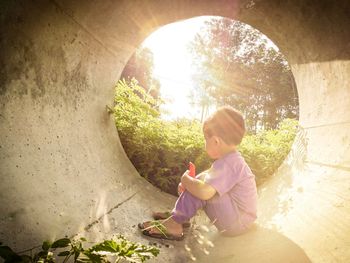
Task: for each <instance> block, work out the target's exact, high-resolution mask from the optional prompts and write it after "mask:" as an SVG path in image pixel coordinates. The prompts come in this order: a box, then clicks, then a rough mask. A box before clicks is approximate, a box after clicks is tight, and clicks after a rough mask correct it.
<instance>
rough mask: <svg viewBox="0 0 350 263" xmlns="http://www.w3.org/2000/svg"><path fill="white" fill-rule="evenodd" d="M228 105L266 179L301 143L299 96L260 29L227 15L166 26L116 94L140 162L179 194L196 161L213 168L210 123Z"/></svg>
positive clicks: (139, 54)
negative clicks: (205, 130) (205, 129)
mask: <svg viewBox="0 0 350 263" xmlns="http://www.w3.org/2000/svg"><path fill="white" fill-rule="evenodd" d="M223 105H230V106H233V107H234V108H236V109H237V110H239V111H240V112H241V113H242V114H243V116H244V118H245V121H246V127H247V133H246V136H245V137H244V139H243V141H242V143H241V144H240V146H239V150H240V152H241V153H242V155H243V156H244V158H245V159H246V161H247V163H248V165H249V166H250V167H251V169H252V170H253V172H254V173H255V175H256V181H257V184H258V185H260V184H262V183H263V182H264V181H265V180H266V179H267V178H268V177H269V176H271V175H272V174H273V173H274V171H275V170H276V169H277V168H278V167H279V166H280V164H281V163H282V162H283V160H284V159H285V157H286V156H287V154H288V153H289V151H290V147H291V145H292V143H293V140H294V137H295V134H296V127H297V119H298V115H299V103H298V95H297V89H296V85H295V81H294V77H293V74H292V72H291V69H290V67H289V65H288V62H287V61H286V59H285V57H284V56H283V54H282V53H281V52H279V49H278V47H276V45H274V43H273V42H272V41H271V40H269V39H268V38H267V37H266V36H265V35H263V34H262V33H261V32H259V31H258V30H256V29H254V28H252V27H251V26H249V25H247V24H244V23H241V22H239V21H235V20H231V19H227V18H223V17H197V18H193V19H188V20H184V21H180V22H176V23H173V24H169V25H166V26H164V27H162V28H160V29H159V30H157V31H155V32H154V33H152V34H151V35H150V36H149V37H148V38H147V39H146V40H145V41H144V42H143V43H142V44H141V45H140V47H138V49H137V50H136V51H135V53H134V54H133V55H132V56H131V58H130V60H129V61H128V63H127V64H126V66H125V68H124V71H123V72H122V75H121V78H120V81H119V82H118V84H117V86H116V93H115V108H114V112H115V116H116V125H117V129H118V132H119V137H120V139H121V142H122V144H123V147H124V149H125V151H126V153H127V155H128V157H129V158H130V160H131V162H132V163H133V164H134V166H135V168H136V169H137V170H138V172H139V173H140V174H141V176H143V177H145V178H146V179H147V180H148V181H150V182H151V183H153V184H154V185H156V186H158V187H159V188H161V189H162V190H164V191H166V192H168V193H171V194H174V195H175V194H176V193H177V185H178V182H179V180H180V177H181V175H182V174H183V172H184V171H186V169H187V168H188V163H189V162H193V163H195V164H196V166H197V172H201V171H203V170H205V169H207V168H209V167H210V165H211V162H212V160H210V158H209V157H208V156H207V154H206V152H205V149H204V148H205V147H204V138H203V134H202V122H203V121H204V120H205V119H206V118H207V117H208V116H209V115H210V114H211V113H213V112H215V110H216V109H217V108H219V107H221V106H223Z"/></svg>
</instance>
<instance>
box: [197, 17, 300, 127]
mask: <svg viewBox="0 0 350 263" xmlns="http://www.w3.org/2000/svg"><path fill="white" fill-rule="evenodd" d="M190 48H191V50H192V54H193V56H194V58H195V59H194V60H195V61H196V67H197V69H198V75H200V77H199V76H198V75H197V76H194V81H195V82H196V83H197V85H198V86H199V87H200V88H201V89H203V90H204V91H205V92H206V93H208V94H209V95H210V96H212V97H213V98H214V99H215V101H216V103H217V104H218V105H223V104H226V105H227V104H228V105H232V106H234V107H235V108H237V109H239V110H240V111H241V112H242V113H243V114H244V115H245V117H246V119H247V126H248V128H249V130H250V131H252V132H256V130H257V129H258V128H260V129H271V128H276V127H277V124H278V123H279V122H280V121H281V120H282V119H284V118H287V117H289V118H295V117H296V116H297V115H298V101H297V95H296V89H295V83H294V78H293V75H292V73H291V70H290V68H289V66H288V63H287V61H286V60H285V58H284V57H283V55H282V53H280V52H278V51H277V50H275V49H274V48H273V47H272V46H269V44H268V41H267V40H266V37H265V36H264V35H262V34H261V33H260V32H259V31H257V30H255V29H253V28H252V27H250V26H248V25H246V24H243V23H240V22H238V21H234V20H230V19H226V18H214V19H212V20H209V21H207V22H206V27H205V29H204V30H203V31H201V32H200V33H198V34H197V35H196V36H195V38H194V41H193V42H192V43H191V46H190Z"/></svg>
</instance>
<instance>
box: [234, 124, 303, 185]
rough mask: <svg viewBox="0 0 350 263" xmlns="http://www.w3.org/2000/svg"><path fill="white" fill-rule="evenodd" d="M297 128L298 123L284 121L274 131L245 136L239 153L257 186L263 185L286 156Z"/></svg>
mask: <svg viewBox="0 0 350 263" xmlns="http://www.w3.org/2000/svg"><path fill="white" fill-rule="evenodd" d="M297 127H298V121H296V120H294V119H285V120H283V121H282V122H280V124H279V125H278V128H277V129H275V130H268V131H261V132H259V133H257V134H256V135H246V136H245V137H244V138H243V141H242V143H241V144H240V146H239V151H240V152H241V153H242V155H243V156H244V159H245V160H246V162H247V163H248V165H249V166H250V168H251V169H252V171H253V173H254V174H255V176H256V181H257V184H258V185H259V184H261V183H263V182H264V181H265V180H266V179H267V178H268V177H270V176H271V175H272V174H273V173H274V172H275V171H276V170H277V168H278V167H279V166H280V165H281V164H282V162H283V160H284V159H285V158H286V156H287V155H288V153H289V151H290V149H291V147H292V144H293V141H294V138H295V135H296V132H297Z"/></svg>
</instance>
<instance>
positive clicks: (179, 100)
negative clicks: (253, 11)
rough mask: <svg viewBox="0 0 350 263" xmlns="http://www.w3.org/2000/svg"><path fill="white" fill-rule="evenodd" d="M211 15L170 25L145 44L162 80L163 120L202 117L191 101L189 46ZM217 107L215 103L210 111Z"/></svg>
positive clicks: (155, 33) (155, 75)
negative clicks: (150, 52) (151, 54)
mask: <svg viewBox="0 0 350 263" xmlns="http://www.w3.org/2000/svg"><path fill="white" fill-rule="evenodd" d="M211 18H212V17H210V16H201V17H196V18H192V19H187V20H183V21H180V22H176V23H172V24H168V25H166V26H163V27H161V28H160V29H158V30H156V31H155V32H153V33H152V34H151V35H149V36H148V37H147V38H146V39H145V41H144V42H143V43H142V46H143V47H147V48H149V49H150V50H151V51H152V53H153V59H154V61H153V62H154V69H153V74H154V77H155V78H156V79H158V80H159V81H160V85H161V87H160V94H161V97H162V98H163V99H164V100H165V104H164V105H163V106H162V107H161V113H162V115H161V117H162V118H163V119H169V120H170V119H176V118H181V117H186V118H197V119H200V117H201V116H200V114H201V110H200V109H199V108H194V107H193V106H192V105H191V103H190V91H191V89H192V88H193V85H194V82H193V81H192V74H194V73H195V69H194V66H193V64H192V55H191V53H190V51H189V48H188V45H189V43H190V42H191V41H192V40H193V38H194V37H195V35H196V33H197V32H199V31H200V30H201V28H204V26H205V24H204V23H205V21H207V20H209V19H211ZM262 38H264V39H266V40H267V46H270V47H273V48H275V49H276V50H278V48H277V46H275V45H274V44H273V42H272V41H271V40H270V39H268V38H267V37H266V36H264V35H262ZM213 110H215V105H213V106H212V107H211V108H210V109H209V112H208V113H210V112H212V111H213Z"/></svg>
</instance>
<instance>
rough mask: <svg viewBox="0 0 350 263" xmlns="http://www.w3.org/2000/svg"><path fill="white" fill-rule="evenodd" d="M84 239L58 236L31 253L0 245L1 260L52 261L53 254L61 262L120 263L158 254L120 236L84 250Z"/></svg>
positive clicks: (11, 261)
mask: <svg viewBox="0 0 350 263" xmlns="http://www.w3.org/2000/svg"><path fill="white" fill-rule="evenodd" d="M86 241H87V240H86V239H85V238H80V239H78V240H74V239H69V238H61V239H58V240H56V241H54V242H53V243H51V242H49V241H44V242H43V244H42V247H41V249H42V250H41V251H39V252H37V253H35V254H34V255H30V256H29V255H22V254H18V253H16V252H14V251H13V250H12V249H11V248H10V247H8V246H3V245H1V244H0V257H2V258H3V259H4V262H5V263H14V262H23V263H27V262H36V263H53V262H55V259H56V258H55V253H56V256H57V257H59V258H62V260H60V261H62V262H63V263H65V262H67V261H68V260H71V261H72V260H73V262H77V263H82V262H93V263H95V262H96V263H108V262H120V261H121V260H124V261H128V262H145V261H146V260H148V259H151V258H152V257H155V256H157V255H158V254H159V249H158V248H156V247H153V246H145V245H142V244H139V243H135V242H131V241H128V240H127V239H125V237H123V236H122V235H119V236H118V237H117V238H116V239H110V240H104V241H103V242H101V243H97V244H95V245H94V246H92V247H90V248H88V249H84V248H83V242H86ZM56 250H59V251H56ZM30 252H32V251H30ZM112 260H113V261H112ZM71 261H70V262H71Z"/></svg>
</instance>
